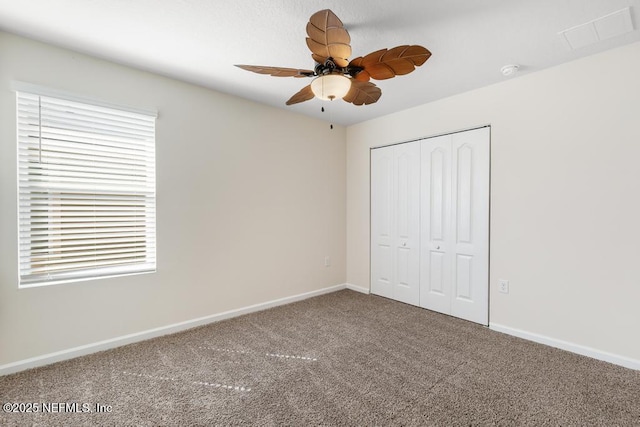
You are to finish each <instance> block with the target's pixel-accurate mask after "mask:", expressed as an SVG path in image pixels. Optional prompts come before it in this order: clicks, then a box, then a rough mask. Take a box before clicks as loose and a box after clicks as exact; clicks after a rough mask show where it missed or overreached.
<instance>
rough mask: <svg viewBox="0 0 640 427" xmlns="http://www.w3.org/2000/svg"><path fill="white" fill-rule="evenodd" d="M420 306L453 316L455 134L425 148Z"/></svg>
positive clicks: (429, 142)
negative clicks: (452, 167) (452, 142)
mask: <svg viewBox="0 0 640 427" xmlns="http://www.w3.org/2000/svg"><path fill="white" fill-rule="evenodd" d="M420 182H421V185H420V188H421V199H420V205H421V207H420V212H421V221H420V227H421V256H420V258H421V262H420V306H421V307H424V308H428V309H429V310H434V311H438V312H440V313H445V314H450V313H451V256H450V254H451V251H452V249H453V238H452V233H451V135H445V136H439V137H435V138H429V139H426V140H424V141H423V142H422V148H421V180H420Z"/></svg>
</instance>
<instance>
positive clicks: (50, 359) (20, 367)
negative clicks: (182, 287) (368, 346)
mask: <svg viewBox="0 0 640 427" xmlns="http://www.w3.org/2000/svg"><path fill="white" fill-rule="evenodd" d="M346 288H347V285H346V284H341V285H335V286H330V287H328V288H323V289H318V290H316V291H311V292H306V293H303V294H298V295H293V296H290V297H285V298H280V299H277V300H273V301H267V302H264V303H260V304H254V305H250V306H248V307H243V308H239V309H236V310H229V311H225V312H222V313H218V314H213V315H210V316H205V317H199V318H197V319H192V320H187V321H185V322H180V323H174V324H173V325H167V326H162V327H159V328H154V329H149V330H146V331H142V332H135V333H133V334H129V335H124V336H120V337H116V338H111V339H108V340H104V341H98V342H95V343H91V344H86V345H81V346H79V347H74V348H70V349H67V350H62V351H56V352H54V353H49V354H44V355H42V356H36V357H31V358H29V359H24V360H19V361H17V362H12V363H8V364H6V365H0V376H2V375H8V374H13V373H15V372H19V371H24V370H26V369H31V368H36V367H38V366H44V365H49V364H51V363H55V362H60V361H63V360H68V359H73V358H75V357H79V356H85V355H87V354H91V353H96V352H98V351H103V350H109V349H112V348H115V347H120V346H123V345H127V344H132V343H134V342H138V341H144V340H148V339H150V338H156V337H159V336H162V335H168V334H173V333H176V332H180V331H184V330H186V329H191V328H195V327H196V326H202V325H207V324H209V323H214V322H219V321H221V320H225V319H230V318H232V317H238V316H242V315H243V314H249V313H254V312H256V311H262V310H266V309H268V308H272V307H277V306H279V305H285V304H290V303H292V302H296V301H302V300H305V299H308V298H312V297H315V296H319V295H324V294H328V293H331V292H336V291H339V290H342V289H346ZM350 289H351V288H350ZM359 289H362V288H359Z"/></svg>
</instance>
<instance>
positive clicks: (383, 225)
mask: <svg viewBox="0 0 640 427" xmlns="http://www.w3.org/2000/svg"><path fill="white" fill-rule="evenodd" d="M419 186H420V143H419V142H414V143H407V144H400V145H396V146H392V147H384V148H377V149H374V150H372V151H371V293H373V294H376V295H381V296H384V297H387V298H392V299H395V300H398V301H402V302H405V303H408V304H413V305H419V300H420V228H419V223H420V211H419V209H420V204H419V198H420V189H419Z"/></svg>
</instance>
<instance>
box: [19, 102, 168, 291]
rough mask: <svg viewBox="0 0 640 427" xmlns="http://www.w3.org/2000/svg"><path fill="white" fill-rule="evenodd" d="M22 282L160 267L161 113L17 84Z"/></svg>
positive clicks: (123, 272)
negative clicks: (158, 184)
mask: <svg viewBox="0 0 640 427" xmlns="http://www.w3.org/2000/svg"><path fill="white" fill-rule="evenodd" d="M17 113H18V114H17V115H18V175H19V176H18V179H19V215H18V216H19V222H20V224H19V251H20V254H19V262H20V267H19V268H20V285H21V286H29V285H36V284H50V283H56V282H61V281H68V280H79V279H88V278H97V277H105V276H113V275H120V274H131V273H141V272H150V271H155V268H156V213H155V212H156V208H155V205H156V202H155V199H156V196H155V117H154V116H152V115H146V114H139V113H133V112H129V111H122V110H119V109H115V108H109V107H103V106H96V105H88V104H84V103H81V102H75V101H69V100H65V99H57V98H53V97H47V96H40V95H36V94H30V93H25V92H18V93H17Z"/></svg>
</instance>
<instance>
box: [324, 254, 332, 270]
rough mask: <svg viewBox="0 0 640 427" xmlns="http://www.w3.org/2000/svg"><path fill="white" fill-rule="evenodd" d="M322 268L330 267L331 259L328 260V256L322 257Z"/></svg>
mask: <svg viewBox="0 0 640 427" xmlns="http://www.w3.org/2000/svg"><path fill="white" fill-rule="evenodd" d="M324 266H325V267H331V258H329V257H328V256H326V257H324Z"/></svg>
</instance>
